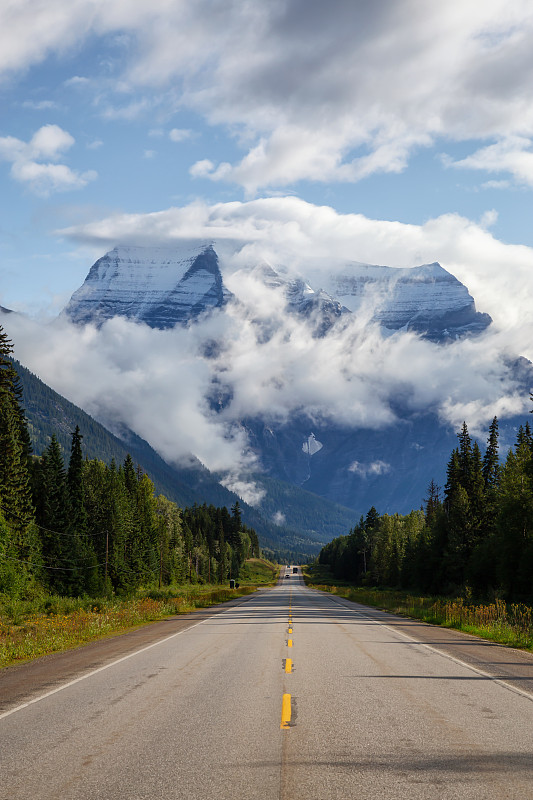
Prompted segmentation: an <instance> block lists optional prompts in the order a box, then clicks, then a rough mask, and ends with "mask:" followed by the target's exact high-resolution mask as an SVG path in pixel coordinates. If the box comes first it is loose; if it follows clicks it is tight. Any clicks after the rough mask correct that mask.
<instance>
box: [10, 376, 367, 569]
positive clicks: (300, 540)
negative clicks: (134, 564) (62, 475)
mask: <svg viewBox="0 0 533 800" xmlns="http://www.w3.org/2000/svg"><path fill="white" fill-rule="evenodd" d="M14 363H15V367H16V369H17V372H18V374H19V376H20V380H21V384H22V388H23V405H24V408H25V411H26V417H27V420H28V428H29V432H30V436H31V439H32V445H33V449H34V453H35V454H36V455H40V454H41V453H42V452H43V450H44V449H45V448H46V447H47V446H48V444H49V442H50V438H51V436H52V434H55V435H56V438H57V439H58V441H59V444H60V446H61V449H62V451H63V454H64V457H65V459H66V460H67V461H68V458H69V456H70V446H71V436H72V431H73V430H74V429H75V427H76V425H79V427H80V431H81V433H82V435H83V452H84V454H85V455H86V456H87V457H88V458H98V459H101V460H102V461H104V462H105V463H108V464H109V463H110V462H111V460H112V459H114V460H115V462H116V463H117V464H121V463H123V462H124V459H125V458H126V456H127V454H128V453H130V455H131V456H132V458H133V460H134V462H135V463H136V464H139V465H140V466H141V468H142V469H143V471H145V472H146V473H147V474H148V475H149V477H150V478H151V479H152V480H153V481H154V484H155V487H156V490H157V491H158V492H161V493H162V494H164V495H165V496H166V497H167V498H168V499H169V500H173V501H174V502H175V503H177V504H178V505H179V506H192V505H193V504H194V503H197V504H199V505H201V504H203V503H204V502H205V503H207V504H213V505H215V506H226V507H227V508H230V507H231V506H232V505H234V503H235V502H236V501H239V504H240V505H241V508H242V516H243V520H244V522H245V523H246V524H247V525H249V526H251V527H253V528H254V529H255V530H256V532H257V534H258V536H259V538H260V542H261V544H263V545H267V546H269V547H271V548H273V549H275V550H280V549H281V550H287V549H289V550H293V551H298V552H300V553H307V554H312V553H316V552H318V550H319V549H320V547H321V546H322V544H324V543H326V542H328V541H330V540H331V539H332V538H334V537H335V536H339V535H341V534H343V533H345V532H346V531H347V530H349V528H350V527H352V525H353V512H352V511H351V510H350V509H348V508H344V507H341V506H339V505H337V504H333V503H331V502H329V501H328V500H326V499H323V498H322V497H318V496H317V495H314V494H312V493H309V492H306V491H302V490H300V489H298V488H296V487H294V486H291V485H287V484H284V483H283V482H282V481H279V480H276V479H275V478H267V477H266V476H265V479H264V480H265V484H267V486H266V487H265V488H267V489H268V498H269V499H268V502H266V503H265V506H264V508H261V509H256V508H253V507H252V506H249V505H248V504H247V503H245V502H243V501H242V499H241V498H240V497H238V496H237V495H236V494H234V493H233V492H231V491H229V490H228V489H226V488H225V487H224V486H222V485H221V484H220V483H219V482H218V480H217V478H216V476H214V475H212V474H211V473H210V472H209V471H208V470H207V469H205V468H204V467H203V466H202V465H201V464H200V463H199V462H197V463H196V464H195V465H194V466H191V467H177V466H174V465H170V464H168V463H167V462H166V461H164V460H163V459H162V458H161V457H160V456H159V455H158V453H157V452H156V451H155V450H153V448H152V447H150V445H149V444H148V443H147V442H145V441H144V440H143V439H141V438H140V437H139V436H137V435H136V434H135V433H134V432H133V431H130V430H127V429H124V430H123V431H122V433H121V436H120V437H119V436H116V435H114V434H113V433H111V432H110V431H108V430H107V429H106V428H105V427H104V426H103V425H101V424H100V423H99V422H97V421H96V420H94V419H93V418H92V417H90V416H89V415H88V414H86V413H85V412H84V411H82V409H80V408H78V407H77V406H76V405H74V404H73V403H71V402H70V401H68V400H66V399H65V398H64V397H62V396H61V395H59V394H58V393H57V392H55V391H54V390H53V389H51V388H50V387H49V386H47V385H46V384H45V383H43V382H42V381H41V380H40V379H39V378H38V377H37V376H35V375H33V373H31V372H30V371H29V370H27V369H26V368H25V367H24V366H22V365H21V364H20V363H19V362H17V361H15V362H14ZM258 480H259V481H261V476H258ZM289 505H290V508H288V506H289ZM276 515H278V517H276Z"/></svg>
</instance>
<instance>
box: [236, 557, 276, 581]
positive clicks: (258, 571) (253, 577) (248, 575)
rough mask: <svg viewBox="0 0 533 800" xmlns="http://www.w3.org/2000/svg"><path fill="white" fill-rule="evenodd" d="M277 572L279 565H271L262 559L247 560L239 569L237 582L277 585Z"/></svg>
mask: <svg viewBox="0 0 533 800" xmlns="http://www.w3.org/2000/svg"><path fill="white" fill-rule="evenodd" d="M279 571H280V567H279V564H273V563H272V562H271V561H267V560H266V559H264V558H249V559H247V561H245V562H244V565H243V566H242V567H241V573H240V577H239V582H242V583H252V584H255V585H257V586H271V585H273V584H275V583H277V580H278V577H279Z"/></svg>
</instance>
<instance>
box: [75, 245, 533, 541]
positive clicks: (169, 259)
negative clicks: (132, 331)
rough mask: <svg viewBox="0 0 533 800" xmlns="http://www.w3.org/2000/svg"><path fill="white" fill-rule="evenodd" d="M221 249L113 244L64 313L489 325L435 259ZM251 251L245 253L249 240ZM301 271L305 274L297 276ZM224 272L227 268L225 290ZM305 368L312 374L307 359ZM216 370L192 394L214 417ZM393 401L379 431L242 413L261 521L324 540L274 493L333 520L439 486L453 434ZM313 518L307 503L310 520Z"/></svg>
mask: <svg viewBox="0 0 533 800" xmlns="http://www.w3.org/2000/svg"><path fill="white" fill-rule="evenodd" d="M231 247H232V245H231V244H228V241H224V242H218V243H217V242H214V241H212V242H206V241H196V242H195V241H189V242H185V243H181V244H179V245H177V246H176V247H174V248H160V247H156V248H151V247H125V246H121V247H117V248H115V249H114V250H112V251H110V252H109V253H107V254H106V255H105V256H103V257H102V258H100V259H99V260H98V261H97V262H96V263H95V264H94V265H93V267H92V268H91V269H90V272H89V274H88V276H87V278H86V280H85V283H84V284H83V286H82V287H81V288H80V289H79V290H78V291H77V292H75V293H74V295H73V296H72V298H71V300H70V302H69V304H68V305H67V307H66V309H65V313H66V314H67V315H68V316H69V317H70V319H71V320H73V321H74V322H76V323H87V322H91V323H93V324H96V325H100V324H101V323H102V322H104V321H105V320H106V319H109V318H111V317H112V316H115V315H119V316H125V317H128V318H130V319H134V320H139V321H143V322H145V323H146V324H148V325H149V326H150V327H153V328H159V329H167V328H170V327H173V326H174V325H176V324H178V325H183V326H187V325H189V326H190V325H193V324H194V323H201V320H202V318H203V317H202V315H205V314H208V313H209V312H210V311H211V310H213V309H220V310H222V312H223V313H224V309H225V308H226V307H227V304H228V303H230V302H231V303H232V304H234V305H235V307H236V308H238V309H239V313H240V314H241V315H243V316H244V317H245V318H247V319H248V320H249V321H250V323H251V324H252V325H253V326H254V330H255V331H256V333H255V335H256V340H257V341H258V342H261V343H265V342H268V341H269V340H270V339H271V337H272V336H273V335H274V333H275V332H276V331H277V328H278V326H279V315H280V314H281V316H282V317H284V318H286V319H290V318H294V319H295V320H299V321H304V322H305V325H306V326H307V328H306V330H308V331H309V335H310V336H311V337H314V338H316V339H317V340H318V339H324V340H326V339H327V337H328V336H330V335H331V336H332V337H334V336H335V335H336V331H337V329H338V330H342V326H343V325H345V323H346V322H349V321H350V319H354V318H357V319H358V320H362V324H367V323H374V324H378V325H379V326H380V327H381V329H382V330H383V331H384V333H385V334H386V335H393V334H394V333H396V332H398V331H412V332H414V333H416V334H417V335H418V336H421V337H423V338H426V339H429V340H430V341H432V342H434V343H437V344H438V345H443V346H444V345H447V344H449V343H451V342H453V341H454V340H456V339H459V338H464V337H472V336H477V335H479V334H481V333H483V331H485V330H486V329H487V328H488V326H489V325H490V324H491V318H490V317H489V315H488V314H484V313H480V312H478V311H477V310H476V307H475V302H474V298H473V297H472V296H471V295H470V294H469V292H468V289H467V287H466V286H464V285H463V284H462V283H461V282H460V281H459V280H457V278H455V277H454V276H453V275H452V274H450V273H449V272H448V271H447V270H445V269H444V268H443V267H442V266H441V265H440V264H438V263H432V264H424V265H422V266H418V267H413V268H409V269H399V268H392V267H387V266H379V265H371V264H362V263H360V262H356V261H351V262H342V263H338V262H333V261H332V262H331V264H330V266H331V268H330V269H328V265H327V263H326V262H323V263H322V264H320V265H319V268H317V265H316V263H315V262H309V263H308V264H307V265H306V263H305V262H304V263H303V264H302V263H301V259H300V260H299V262H298V263H299V268H298V270H296V269H292V268H291V267H290V266H289V267H288V266H287V265H286V264H282V263H279V264H274V263H269V262H268V261H266V260H264V259H260V258H257V256H253V255H249V256H246V255H245V253H246V252H247V251H246V248H245V247H243V245H242V243H241V244H240V245H239V246H235V247H234V250H233V253H232V252H231ZM239 247H240V250H239ZM249 252H250V253H255V251H254V249H253V248H252V249H251V250H250V251H249ZM235 253H238V257H237V258H236V259H235V258H234V257H235ZM232 258H233V260H232ZM306 267H307V268H308V272H309V275H310V276H311V279H310V280H308V279H307V278H305V277H303V273H304V272H305V271H306ZM224 276H228V278H229V276H231V279H232V282H231V287H232V289H233V292H234V293H233V294H232V293H231V292H230V291H229V290H228V288H227V287H226V286H225V283H224ZM250 286H252V287H253V290H252V291H250ZM243 287H248V290H247V291H246V290H245V288H243ZM338 326H340V327H338ZM223 351H224V342H223V341H214V340H213V341H211V340H210V343H209V345H208V347H207V351H206V352H204V354H203V355H204V357H205V358H207V359H211V360H212V361H213V363H214V362H215V361H216V359H217V357H218V356H219V355H220V353H221V352H223ZM529 366H530V365H529ZM304 368H306V369H310V370H312V369H313V365H312V363H309V364H308V365H305V367H304ZM524 369H525V370H526V372H527V377H526V376H525V375H522V378H523V380H524V382H526V383H527V381H532V382H533V376H532V374H531V370H530V369H529V367H527V368H524ZM226 371H227V365H226V364H223V366H222V368H220V367H215V372H214V374H213V376H212V381H211V390H210V392H211V393H210V394H208V395H207V396H206V397H204V398H202V400H207V401H208V403H209V407H210V409H211V411H212V412H213V413H216V414H224V413H225V411H226V410H227V409H228V408H229V406H230V405H231V402H232V400H233V393H232V387H231V385H230V383H228V382H227V381H226V380H225V378H224V375H225V372H226ZM522 378H521V379H520V380H522ZM396 406H397V407H396V408H395V409H394V416H395V422H394V423H393V424H391V425H386V426H384V427H381V428H380V429H373V428H371V427H357V426H352V427H348V426H347V425H342V424H338V423H335V422H334V421H333V422H332V421H328V422H325V421H323V420H321V417H320V414H319V415H318V416H317V414H316V413H315V412H314V411H313V410H312V409H309V410H308V409H306V408H305V407H301V406H300V407H298V408H295V409H293V410H291V411H289V412H288V413H287V414H286V415H285V417H284V419H283V421H282V422H280V420H279V419H277V418H276V417H275V415H273V416H270V415H268V414H263V415H262V416H256V417H247V416H246V415H243V417H242V419H240V420H239V424H240V426H241V429H242V430H243V431H245V433H246V435H247V439H248V442H249V445H250V448H251V450H252V451H253V452H254V453H255V455H256V457H257V461H258V463H259V465H260V471H259V472H258V473H257V474H256V475H254V476H253V480H254V481H255V482H256V484H257V485H258V486H259V487H262V488H263V489H264V490H265V492H266V495H265V498H264V499H263V501H262V502H261V505H260V507H259V511H260V513H261V514H262V515H263V517H265V516H266V517H267V518H268V519H270V520H272V519H277V520H278V521H279V520H281V519H282V520H283V524H285V523H287V524H289V520H290V524H291V525H293V524H294V525H296V527H297V528H298V529H299V531H300V534H303V535H306V534H305V533H304V530H307V532H308V534H309V532H310V535H311V536H318V537H324V536H326V537H327V536H328V535H329V534H330V533H331V530H332V528H331V526H329V527H328V525H327V523H322V522H320V523H319V524H316V522H313V521H312V519H313V515H308V516H307V518H306V522H305V526H304V528H302V525H301V523H300V522H298V521H297V520H298V516H299V513H300V511H298V513H297V514H295V515H292V517H291V513H287V505H285V506H283V504H282V503H281V502H280V504H279V507H277V508H276V504H275V503H274V502H273V500H272V497H273V496H277V497H279V498H280V500H281V498H282V497H284V498H285V503H294V504H295V507H297V508H298V509H300V500H302V502H304V504H305V503H306V504H307V507H308V508H311V507H312V506H313V501H312V499H311V498H317V500H320V502H329V503H331V504H333V505H332V506H331V507H330V510H332V509H333V508H334V507H335V509H337V511H335V513H334V514H333V517H335V518H337V516H338V513H340V517H339V520H340V518H342V519H347V518H348V516H349V512H346V509H352V510H353V513H354V515H355V516H356V517H357V516H358V515H359V514H361V513H365V512H366V511H367V510H368V508H369V507H370V506H371V505H375V506H376V507H378V510H379V511H380V512H381V513H384V512H391V513H392V512H395V511H399V512H406V511H409V510H410V509H411V508H413V507H418V506H419V505H420V504H421V503H422V501H423V498H424V494H425V490H426V488H427V485H428V483H429V480H430V479H431V478H433V479H434V480H435V481H436V482H437V483H439V484H441V485H442V484H443V483H444V482H445V469H446V464H447V461H448V458H449V455H450V452H451V450H452V449H453V448H454V447H455V446H456V444H457V439H456V432H455V431H454V430H453V429H452V428H451V427H450V426H447V425H446V424H444V423H443V422H442V421H441V420H440V419H439V418H438V417H437V415H436V414H435V413H434V412H433V411H432V410H431V409H426V410H421V411H418V412H416V413H414V412H413V411H411V410H410V409H409V407H408V406H407V405H406V406H405V407H402V404H401V401H400V400H398V401H397V402H396ZM516 424H517V420H515V419H512V418H511V419H510V420H508V421H507V423H506V425H507V428H506V433H505V435H506V436H507V437H508V438H512V433H513V427H514V426H516ZM481 444H483V443H481ZM189 483H190V481H189ZM287 485H289V486H291V487H292V489H293V490H294V491H300V492H301V491H302V490H305V493H306V494H305V496H306V498H307V500H306V501H304V500H303V499H302V498H303V497H304V495H303V494H302V495H299V496H298V498H296V497H291V498H290V501H289V494H290V493H289V494H287V491H288V490H287V489H286V487H287ZM276 486H277V487H278V488H277V489H276V488H275V487H276ZM280 487H284V488H283V489H282V488H280ZM284 492H285V494H284ZM322 508H323V509H326V508H327V506H324V507H322ZM338 508H341V509H343V510H342V511H341V512H338ZM255 513H257V512H255ZM320 514H321V512H319V511H318V507H317V510H316V513H315V515H314V520H315V521H316V520H317V519H319V518H321V517H320ZM343 515H344V516H343ZM352 524H353V520H352V522H351V523H350V526H351V525H352ZM330 538H331V537H330Z"/></svg>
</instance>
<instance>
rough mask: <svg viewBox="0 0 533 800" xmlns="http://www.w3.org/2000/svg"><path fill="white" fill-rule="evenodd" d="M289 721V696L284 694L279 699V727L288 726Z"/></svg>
mask: <svg viewBox="0 0 533 800" xmlns="http://www.w3.org/2000/svg"><path fill="white" fill-rule="evenodd" d="M290 723H291V696H290V694H284V695H283V700H282V701H281V725H280V726H279V727H280V729H282V730H285V729H287V728H290Z"/></svg>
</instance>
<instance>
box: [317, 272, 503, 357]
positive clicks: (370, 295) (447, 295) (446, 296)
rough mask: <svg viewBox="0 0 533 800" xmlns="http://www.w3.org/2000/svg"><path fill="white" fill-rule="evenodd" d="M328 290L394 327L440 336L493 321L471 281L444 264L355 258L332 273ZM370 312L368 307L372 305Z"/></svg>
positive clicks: (480, 328) (349, 305) (481, 327)
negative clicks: (478, 303)
mask: <svg viewBox="0 0 533 800" xmlns="http://www.w3.org/2000/svg"><path fill="white" fill-rule="evenodd" d="M327 288H328V291H329V292H330V293H331V294H332V295H333V296H334V297H336V298H337V299H338V300H339V301H340V302H342V304H343V305H344V306H345V307H346V308H348V309H350V311H352V312H353V313H355V314H357V313H363V312H365V310H367V309H369V308H370V309H371V311H370V318H371V319H372V320H373V321H374V322H378V323H379V324H380V325H382V326H383V327H384V328H387V329H388V330H391V331H397V330H401V329H403V330H412V331H415V332H416V333H418V334H420V335H422V336H424V337H425V338H427V339H430V340H432V341H437V342H444V341H446V340H451V339H457V338H458V337H460V336H464V335H469V334H477V333H481V332H482V331H484V330H485V329H486V328H487V327H488V326H489V325H490V323H491V321H492V320H491V318H490V316H489V315H488V314H483V313H480V312H478V311H476V308H475V303H474V298H473V297H471V295H470V294H469V292H468V289H467V288H466V286H464V285H463V284H462V283H461V282H460V281H458V280H457V278H455V277H454V276H453V275H451V274H450V273H449V272H447V270H445V269H444V268H443V267H441V265H440V264H437V263H433V264H424V265H422V266H420V267H412V268H409V269H399V268H392V267H383V266H376V265H370V264H358V263H352V264H348V265H346V267H345V269H344V270H343V271H342V272H337V273H336V274H334V275H333V276H331V277H330V280H329V283H328V287H327ZM367 313H368V311H367Z"/></svg>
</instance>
